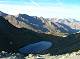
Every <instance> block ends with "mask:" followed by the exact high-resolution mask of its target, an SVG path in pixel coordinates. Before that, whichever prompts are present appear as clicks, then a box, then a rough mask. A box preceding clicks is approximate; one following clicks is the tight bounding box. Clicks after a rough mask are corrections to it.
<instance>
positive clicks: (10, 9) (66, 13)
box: [0, 4, 80, 19]
mask: <svg viewBox="0 0 80 59" xmlns="http://www.w3.org/2000/svg"><path fill="white" fill-rule="evenodd" d="M0 11H3V12H5V13H9V14H12V15H17V14H19V13H25V14H28V15H32V16H39V17H40V16H43V17H46V18H48V17H56V16H57V17H70V18H78V19H80V18H79V16H80V7H62V6H56V7H53V6H42V7H37V6H34V5H33V6H30V5H9V4H0Z"/></svg>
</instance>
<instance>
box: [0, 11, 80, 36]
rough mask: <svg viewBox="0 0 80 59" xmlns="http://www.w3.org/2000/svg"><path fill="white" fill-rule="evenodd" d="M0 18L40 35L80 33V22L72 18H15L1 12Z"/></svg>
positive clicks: (21, 15) (20, 16)
mask: <svg viewBox="0 0 80 59" xmlns="http://www.w3.org/2000/svg"><path fill="white" fill-rule="evenodd" d="M0 16H3V17H4V18H5V19H6V20H8V21H9V22H10V23H11V24H12V25H14V26H16V27H18V28H27V29H29V30H32V31H35V32H38V33H46V34H53V35H57V36H60V35H61V36H63V35H67V34H72V33H76V32H78V31H80V22H79V21H76V20H75V19H71V18H68V19H65V18H64V19H59V18H43V17H37V16H29V15H27V14H19V15H17V16H14V15H8V14H6V13H3V12H1V11H0Z"/></svg>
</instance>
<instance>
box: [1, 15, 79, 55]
mask: <svg viewBox="0 0 80 59" xmlns="http://www.w3.org/2000/svg"><path fill="white" fill-rule="evenodd" d="M40 41H48V42H51V43H52V46H51V47H50V48H49V49H47V50H45V51H43V52H41V53H50V54H56V55H57V54H59V55H60V54H64V53H71V52H74V51H78V50H80V33H76V34H71V35H68V36H67V37H59V36H54V35H50V34H44V33H38V32H34V31H32V30H29V29H26V28H18V27H15V26H14V25H12V24H11V23H10V22H9V21H8V20H6V19H5V18H4V17H2V16H0V51H3V50H4V51H7V52H19V49H20V48H22V47H24V46H25V45H30V44H33V43H34V44H36V43H37V42H40ZM30 46H34V45H30ZM29 48H30V47H29Z"/></svg>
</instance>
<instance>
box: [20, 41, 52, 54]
mask: <svg viewBox="0 0 80 59" xmlns="http://www.w3.org/2000/svg"><path fill="white" fill-rule="evenodd" d="M51 46H52V43H51V42H48V41H41V42H37V43H34V44H30V45H27V46H25V47H23V48H20V49H19V51H20V52H21V53H40V52H42V51H45V50H46V49H48V48H50V47H51Z"/></svg>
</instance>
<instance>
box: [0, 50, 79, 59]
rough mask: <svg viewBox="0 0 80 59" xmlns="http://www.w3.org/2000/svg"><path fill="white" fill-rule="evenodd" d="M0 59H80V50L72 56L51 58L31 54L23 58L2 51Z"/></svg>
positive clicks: (49, 56) (48, 55)
mask: <svg viewBox="0 0 80 59" xmlns="http://www.w3.org/2000/svg"><path fill="white" fill-rule="evenodd" d="M0 59H80V50H79V51H77V52H73V53H71V54H68V53H67V54H63V55H55V56H54V55H53V56H51V55H50V54H46V55H39V54H38V55H33V54H29V55H28V56H25V57H24V56H23V55H21V54H20V53H16V54H15V53H13V54H11V53H9V54H8V53H7V52H5V51H2V52H1V53H0Z"/></svg>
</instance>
